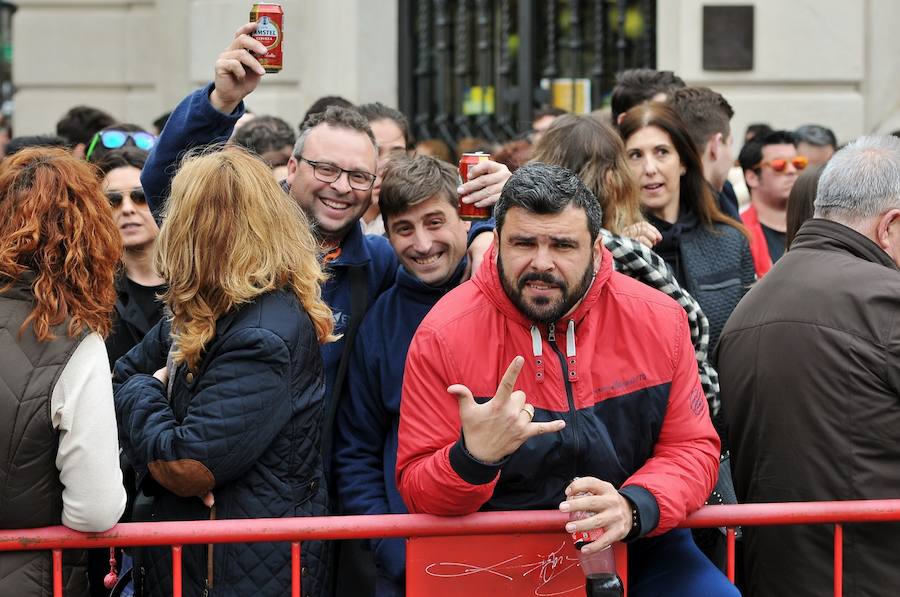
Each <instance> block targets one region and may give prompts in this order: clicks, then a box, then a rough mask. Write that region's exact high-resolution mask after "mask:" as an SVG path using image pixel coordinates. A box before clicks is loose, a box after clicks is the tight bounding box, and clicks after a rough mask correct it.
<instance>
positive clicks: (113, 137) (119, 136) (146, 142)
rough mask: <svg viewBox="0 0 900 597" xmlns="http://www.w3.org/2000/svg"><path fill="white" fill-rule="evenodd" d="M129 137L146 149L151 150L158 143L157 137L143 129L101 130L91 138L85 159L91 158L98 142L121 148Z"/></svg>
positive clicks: (110, 147) (109, 147)
mask: <svg viewBox="0 0 900 597" xmlns="http://www.w3.org/2000/svg"><path fill="white" fill-rule="evenodd" d="M128 139H131V140H132V142H133V143H134V145H135V146H136V147H138V148H139V149H143V150H144V151H150V150H151V149H153V146H154V145H156V137H155V136H154V135H151V134H150V133H145V132H143V131H137V132H133V133H132V132H129V131H120V130H116V129H110V130H108V131H100V132H99V133H97V134H96V135H94V138H93V139H91V144H90V146H89V147H88V150H87V153H86V154H85V159H87V160H88V161H90V160H91V154H93V153H94V149H95V148H96V147H97V143H102V144H103V147H105V148H106V149H119V148H120V147H124V146H125V143H127V142H128Z"/></svg>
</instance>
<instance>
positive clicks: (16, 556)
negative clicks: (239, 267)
mask: <svg viewBox="0 0 900 597" xmlns="http://www.w3.org/2000/svg"><path fill="white" fill-rule="evenodd" d="M121 251H122V248H121V241H120V240H119V233H118V231H117V230H116V227H115V224H114V223H113V219H112V216H111V215H110V212H109V207H108V206H107V205H106V200H105V199H104V197H103V193H102V191H101V190H100V182H99V180H98V179H97V176H96V173H95V172H94V171H93V169H92V168H91V167H90V166H89V165H87V164H86V163H85V162H84V161H83V160H80V159H78V158H75V157H72V156H71V155H70V154H69V153H68V152H67V151H64V150H61V149H25V150H22V151H20V152H19V153H17V154H16V155H14V156H12V157H9V158H7V159H5V160H4V161H3V163H2V164H0V437H3V439H4V441H3V442H2V443H0V528H4V529H10V528H31V527H44V526H51V525H58V524H64V525H66V526H68V527H70V528H73V529H76V530H80V531H105V530H107V529H109V528H110V527H112V526H113V525H114V524H115V523H116V521H118V520H119V516H121V514H122V511H123V510H124V509H125V489H124V488H123V486H122V475H121V472H120V470H119V445H118V441H117V439H116V420H115V415H114V412H113V396H112V384H111V383H110V378H109V365H108V363H107V360H106V349H105V348H104V346H103V337H104V336H105V335H106V334H108V333H109V330H110V325H111V318H112V312H113V303H114V302H115V297H116V293H115V287H114V284H113V278H114V276H115V272H116V267H117V265H118V263H119V256H120V254H121ZM85 563H86V556H85V553H84V552H83V551H80V550H66V551H65V552H64V554H63V584H64V586H65V594H66V595H74V596H82V595H86V594H87V584H86V582H85V581H86V576H85V574H84V566H85ZM52 578H53V574H52V571H51V562H50V554H49V552H45V551H24V552H5V553H0V595H21V596H25V597H28V596H32V595H34V596H38V595H49V594H50V593H51V592H52V586H51V585H52Z"/></svg>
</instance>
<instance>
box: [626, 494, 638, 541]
mask: <svg viewBox="0 0 900 597" xmlns="http://www.w3.org/2000/svg"><path fill="white" fill-rule="evenodd" d="M625 499H628V498H625ZM628 503H629V504H630V505H631V529H630V530H629V531H628V534H627V535H625V538H624V539H623V541H630V540H631V539H635V538H636V537H637V536H638V535H639V534H640V532H641V515H640V513H639V512H638V509H637V506H635V505H634V502H632V501H631V500H628Z"/></svg>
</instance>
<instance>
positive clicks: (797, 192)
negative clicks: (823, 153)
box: [784, 164, 825, 250]
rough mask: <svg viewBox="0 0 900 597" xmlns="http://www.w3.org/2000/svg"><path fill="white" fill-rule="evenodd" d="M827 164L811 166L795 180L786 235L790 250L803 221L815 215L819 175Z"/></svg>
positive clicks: (786, 245)
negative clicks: (814, 203)
mask: <svg viewBox="0 0 900 597" xmlns="http://www.w3.org/2000/svg"><path fill="white" fill-rule="evenodd" d="M824 169H825V164H818V165H816V166H810V167H809V168H807V169H806V170H804V171H803V173H801V174H800V176H798V177H797V180H796V181H795V182H794V186H792V187H791V194H790V197H789V198H788V206H787V230H786V232H785V235H784V248H785V250H789V249H790V248H791V243H792V242H793V241H794V236H796V235H797V231H798V230H800V226H802V225H803V222H805V221H806V220H808V219H810V218H811V217H813V212H814V211H815V210H814V209H813V201H815V200H816V190H817V189H818V188H819V177H820V176H822V170H824Z"/></svg>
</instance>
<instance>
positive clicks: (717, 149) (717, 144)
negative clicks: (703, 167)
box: [707, 133, 723, 162]
mask: <svg viewBox="0 0 900 597" xmlns="http://www.w3.org/2000/svg"><path fill="white" fill-rule="evenodd" d="M722 142H723V141H722V133H716V134H715V135H713V136H712V137H710V138H709V142H708V143H707V147H708V149H707V151H709V159H710V161H711V162H715V161H717V160H718V159H719V154H720V153H721V151H722Z"/></svg>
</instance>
